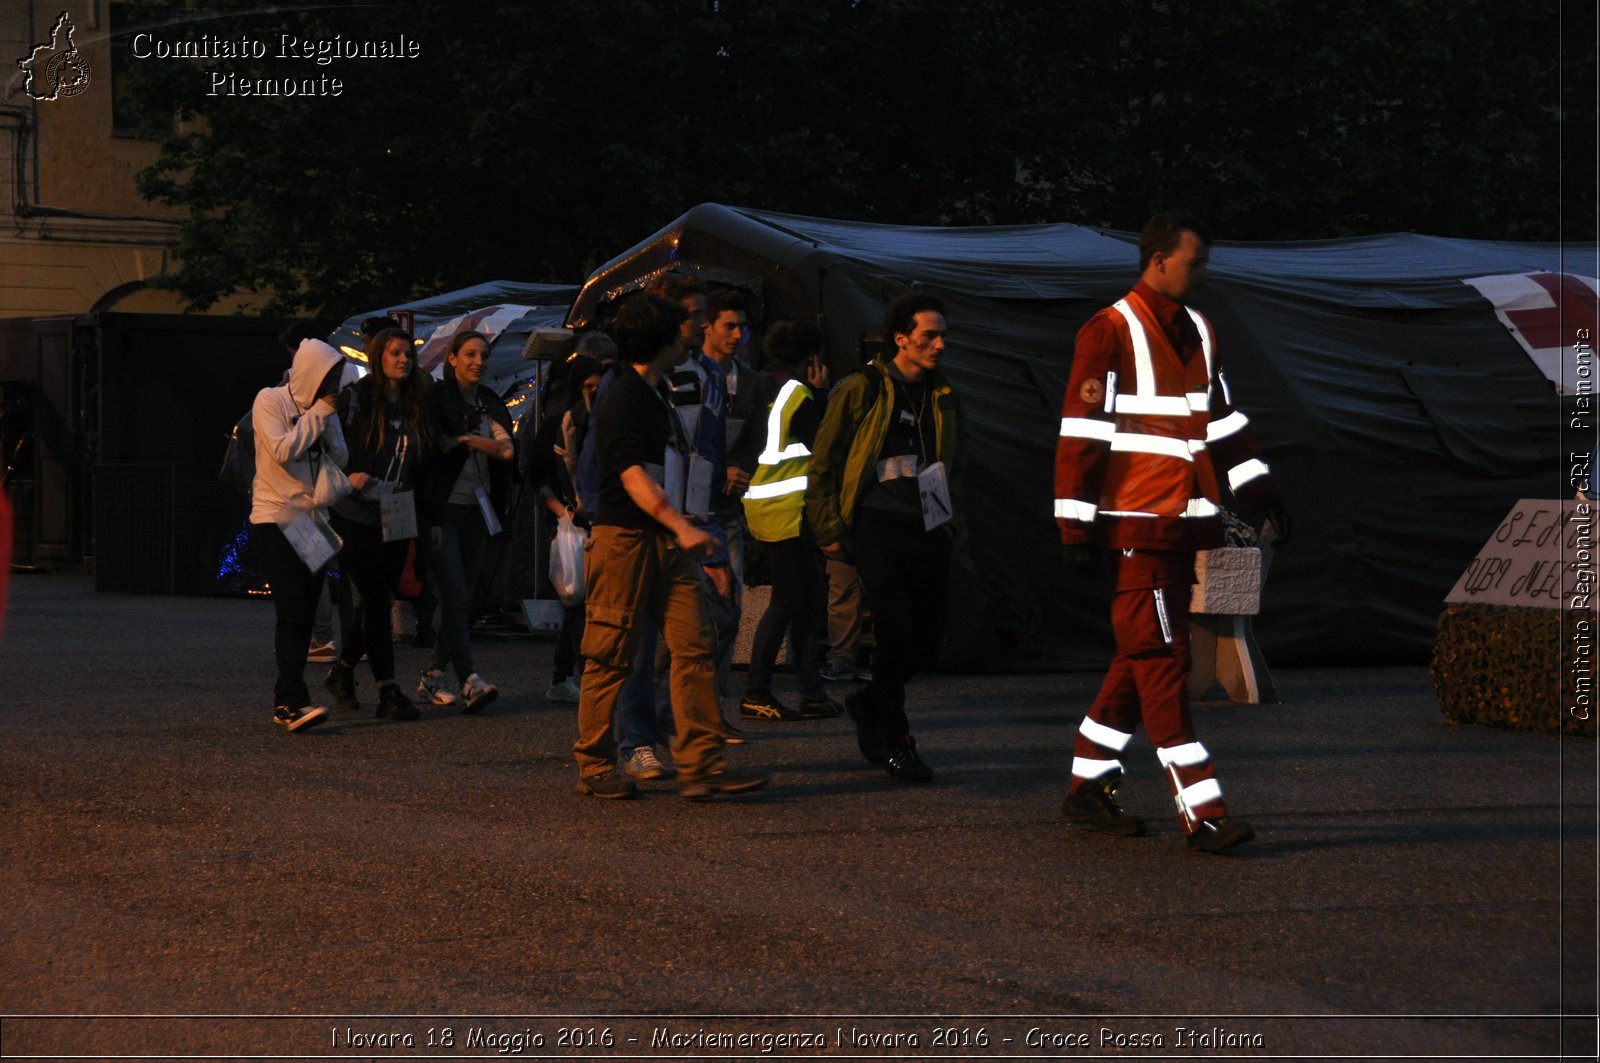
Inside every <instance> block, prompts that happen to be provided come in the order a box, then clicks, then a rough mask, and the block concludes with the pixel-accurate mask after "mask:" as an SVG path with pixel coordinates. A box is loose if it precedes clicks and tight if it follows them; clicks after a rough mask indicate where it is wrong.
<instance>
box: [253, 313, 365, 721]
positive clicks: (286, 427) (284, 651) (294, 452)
mask: <svg viewBox="0 0 1600 1063" xmlns="http://www.w3.org/2000/svg"><path fill="white" fill-rule="evenodd" d="M343 369H344V356H343V355H341V354H340V353H339V352H338V351H336V350H334V349H333V348H332V347H330V346H328V344H326V343H324V342H322V341H321V340H312V339H308V340H302V341H301V343H300V346H299V348H298V349H297V350H296V351H295V354H294V363H293V365H291V366H290V368H289V382H288V383H287V384H284V385H281V386H279V387H275V388H263V389H262V390H261V392H260V394H258V395H257V396H256V401H255V405H254V407H253V408H252V419H253V422H254V425H255V434H256V478H255V484H254V488H253V490H252V492H251V498H252V500H253V504H252V506H251V509H250V535H251V538H252V540H253V542H254V545H255V549H256V556H257V557H258V558H260V560H261V567H262V569H263V570H264V573H265V575H266V577H267V579H268V580H269V581H270V582H271V584H272V605H273V609H274V610H275V611H276V613H277V633H276V636H275V642H274V653H275V657H276V659H277V665H278V680H277V685H276V687H275V688H274V690H273V699H274V703H275V705H276V708H275V710H274V712H273V722H275V723H277V724H280V725H282V726H284V727H287V728H288V729H289V730H291V731H299V730H302V729H304V728H307V727H314V726H316V725H317V724H319V723H321V722H322V721H323V720H324V719H325V718H326V717H327V714H328V712H327V709H325V708H323V707H322V706H320V705H317V706H314V705H312V704H311V695H310V692H309V691H308V690H307V689H306V674H305V673H306V644H307V642H308V641H309V639H310V637H311V622H312V617H313V615H314V613H315V612H316V607H317V597H318V595H320V594H321V592H322V580H323V576H324V574H325V566H323V565H319V566H318V567H317V568H316V569H315V570H314V571H313V570H312V569H311V568H310V567H308V566H307V564H306V562H305V561H303V560H302V559H301V556H300V553H299V551H297V550H296V549H295V547H294V546H293V545H292V544H291V543H290V541H289V539H288V537H287V536H286V535H285V533H284V528H285V527H287V526H288V525H289V524H290V523H292V522H293V521H294V520H295V519H296V518H297V517H299V516H300V515H301V514H302V513H305V512H307V511H311V512H312V514H313V516H314V517H319V518H320V519H321V520H322V521H324V522H325V521H326V520H327V510H326V509H321V510H318V509H317V508H316V507H315V506H314V504H313V501H312V493H313V491H314V490H315V487H316V483H317V473H318V471H319V470H320V468H321V466H322V465H323V463H326V462H331V463H333V465H334V466H335V467H340V466H343V465H344V463H345V462H346V461H348V460H349V451H348V450H347V448H346V447H345V442H344V433H343V432H342V431H341V430H340V428H339V418H338V417H337V416H335V415H334V394H335V392H337V391H338V388H339V377H340V373H341V372H342V371H343Z"/></svg>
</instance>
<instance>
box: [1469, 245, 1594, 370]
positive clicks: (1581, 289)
mask: <svg viewBox="0 0 1600 1063" xmlns="http://www.w3.org/2000/svg"><path fill="white" fill-rule="evenodd" d="M1464 283H1466V284H1470V285H1472V287H1474V288H1476V289H1478V291H1479V293H1481V294H1482V295H1483V297H1484V298H1485V299H1487V300H1489V302H1491V303H1492V304H1494V311H1495V316H1496V317H1498V318H1499V319H1500V322H1501V324H1503V325H1505V327H1506V328H1507V329H1508V330H1509V331H1510V332H1511V334H1512V335H1513V336H1515V337H1516V340H1517V342H1518V343H1520V344H1521V345H1522V349H1523V350H1525V351H1527V352H1528V357H1530V358H1532V359H1533V361H1534V363H1535V364H1536V365H1538V367H1539V369H1540V371H1541V372H1543V373H1544V375H1545V376H1546V377H1548V378H1549V379H1550V381H1551V382H1552V383H1553V384H1555V385H1556V387H1557V389H1559V390H1560V391H1561V392H1562V393H1563V394H1572V393H1573V391H1574V387H1575V384H1576V380H1577V375H1578V369H1579V362H1583V363H1584V369H1585V370H1586V372H1585V376H1586V377H1589V378H1590V379H1592V373H1593V368H1592V363H1593V359H1594V345H1595V340H1596V335H1597V333H1600V294H1597V292H1600V282H1597V281H1596V280H1595V278H1593V277H1583V276H1579V275H1577V274H1573V273H1506V274H1501V275H1499V276H1492V277H1472V278H1469V279H1467V280H1466V281H1464Z"/></svg>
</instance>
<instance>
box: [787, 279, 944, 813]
mask: <svg viewBox="0 0 1600 1063" xmlns="http://www.w3.org/2000/svg"><path fill="white" fill-rule="evenodd" d="M884 329H885V331H886V332H887V333H888V334H889V337H890V340H891V342H892V343H893V345H894V349H893V352H892V353H890V354H888V355H886V356H884V357H881V358H877V359H874V360H873V361H872V362H871V363H869V364H868V365H866V366H865V367H863V369H862V371H861V372H860V373H859V374H856V375H854V376H850V377H847V378H845V379H844V380H842V381H840V382H839V385H838V386H837V387H836V388H835V389H834V392H835V393H834V395H833V396H832V398H831V399H830V400H829V403H828V409H827V412H826V414H825V415H824V416H823V419H822V426H821V428H819V429H818V430H817V437H816V441H815V443H814V445H813V447H812V451H813V453H812V455H811V464H810V468H809V470H808V472H807V484H806V517H807V519H808V520H810V522H811V528H812V532H813V534H814V535H815V536H816V539H817V544H818V546H820V547H821V549H822V552H823V554H824V555H826V556H827V557H832V558H850V559H852V560H854V562H855V564H856V567H857V569H858V570H859V571H860V573H861V584H862V589H863V591H864V593H865V596H866V600H867V607H868V608H869V609H870V610H871V611H872V617H873V625H874V629H875V631H876V633H877V652H876V656H875V657H874V659H873V676H872V681H871V682H869V683H868V684H867V685H866V686H865V687H864V688H862V689H861V690H859V691H857V692H856V693H853V694H851V695H849V696H848V697H846V698H845V702H844V704H845V709H846V710H847V711H848V712H849V713H850V718H851V719H852V720H853V721H855V725H856V741H857V744H858V745H859V746H860V749H861V754H862V756H864V757H866V758H867V760H868V761H869V762H870V763H873V764H882V765H883V766H884V768H885V770H886V771H887V772H888V773H889V776H890V777H891V778H893V779H896V780H898V781H900V782H930V781H932V779H933V769H932V768H930V767H929V766H928V765H927V763H926V762H924V761H923V759H922V757H921V756H920V754H919V753H918V752H917V744H916V740H915V738H913V736H912V734H911V724H910V721H909V720H908V719H907V718H906V711H905V701H906V682H907V680H909V679H911V677H912V676H914V675H916V673H917V672H918V671H920V670H921V669H922V668H923V667H925V666H926V665H927V664H929V663H932V661H933V660H935V659H936V658H937V656H938V653H939V650H940V649H941V647H942V644H943V641H944V623H945V606H946V602H947V599H948V593H949V581H950V546H951V532H952V529H953V526H952V524H951V519H952V517H953V516H954V507H953V505H952V503H951V498H952V495H953V492H952V490H951V488H952V485H953V484H954V483H955V480H956V477H957V475H958V473H959V466H960V456H961V449H962V446H963V444H964V438H963V437H964V434H965V433H964V431H963V423H962V415H961V405H960V402H959V401H958V399H957V397H956V393H955V391H954V390H953V389H952V388H951V386H950V383H949V381H948V380H946V379H945V377H944V375H943V374H942V373H940V372H939V360H940V359H941V358H942V357H943V355H944V349H945V345H944V338H945V332H946V323H945V316H944V304H943V303H942V302H941V301H940V300H939V299H938V298H937V297H936V296H933V295H930V294H928V293H926V292H922V291H913V292H910V293H908V294H906V295H903V296H901V297H899V298H898V299H896V300H895V301H894V302H892V303H890V304H889V308H888V311H887V312H886V314H885V316H884Z"/></svg>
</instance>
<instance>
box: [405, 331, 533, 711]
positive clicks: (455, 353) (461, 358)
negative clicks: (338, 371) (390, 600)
mask: <svg viewBox="0 0 1600 1063" xmlns="http://www.w3.org/2000/svg"><path fill="white" fill-rule="evenodd" d="M488 361H489V341H488V339H487V338H486V337H485V336H484V335H483V333H481V332H472V331H464V332H458V333H456V335H455V337H454V338H453V339H452V340H451V341H450V353H449V354H447V355H446V356H445V362H444V374H443V375H444V379H443V380H441V381H440V382H439V383H438V384H437V385H435V386H434V387H433V388H431V389H430V390H429V392H428V412H429V415H430V416H431V417H432V419H433V427H434V431H435V432H436V433H437V436H438V446H439V448H440V450H439V455H440V456H439V468H438V475H437V476H436V477H435V479H434V484H433V501H434V504H435V506H436V507H437V510H438V513H439V524H440V530H441V532H442V535H441V537H440V541H439V544H438V546H436V547H435V548H434V551H433V555H432V562H433V570H434V576H435V578H436V579H437V580H438V583H439V597H440V609H439V613H440V617H439V637H438V641H437V643H436V644H435V645H434V649H433V661H432V663H431V664H430V665H429V666H428V668H427V669H426V670H425V671H423V673H422V679H421V681H420V682H419V683H418V684H417V694H418V696H419V697H422V698H424V699H426V700H427V701H429V702H432V703H433V704H435V705H453V704H455V703H456V700H457V699H456V694H455V692H454V691H452V690H451V689H450V688H449V687H448V686H447V685H446V683H447V681H446V678H445V669H446V668H448V667H451V666H454V668H455V672H456V678H457V679H458V680H460V683H461V697H460V700H461V703H462V705H461V709H462V711H463V712H477V711H478V710H479V709H482V708H483V707H484V706H485V705H488V704H489V703H490V702H491V701H493V700H494V699H495V698H496V697H497V696H498V695H499V691H497V690H496V689H495V688H494V686H493V684H491V683H489V682H488V681H486V680H485V679H484V678H483V677H482V676H480V675H478V673H477V671H476V670H475V669H474V667H473V663H472V643H471V642H470V641H469V639H468V636H467V624H468V621H469V620H470V619H471V613H472V595H473V591H474V590H475V589H476V587H477V585H478V569H479V567H480V566H481V565H482V564H483V550H484V546H485V545H486V544H487V543H488V541H489V537H490V536H491V535H494V534H497V533H498V532H499V530H500V524H501V520H502V519H503V518H502V516H501V515H502V514H503V513H504V512H505V500H506V496H507V494H508V493H509V491H510V485H511V471H512V465H511V459H512V457H513V456H514V455H515V454H516V448H515V446H514V444H513V443H512V437H511V414H510V412H509V411H508V410H507V409H506V406H505V403H503V402H501V401H500V398H499V396H497V395H495V394H494V392H492V391H490V390H489V389H488V388H486V387H482V386H481V383H480V382H481V381H482V380H483V372H484V369H485V368H486V366H487V365H488Z"/></svg>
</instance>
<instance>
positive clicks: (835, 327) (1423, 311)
mask: <svg viewBox="0 0 1600 1063" xmlns="http://www.w3.org/2000/svg"><path fill="white" fill-rule="evenodd" d="M1136 244H1137V236H1136V234H1133V233H1126V232H1115V231H1106V230H1097V229H1090V228H1085V227H1082V226H1076V225H1066V224H1061V225H1042V226H1023V227H985V228H917V227H903V226H887V225H873V224H865V223H856V222H847V221H834V220H825V219H818V218H805V217H797V216H793V215H784V214H773V213H767V212H762V211H755V210H746V209H739V208H732V207H726V206H720V205H715V204H707V205H702V206H699V207H696V208H694V209H693V210H691V211H689V212H688V213H687V214H685V215H683V216H682V217H680V218H678V219H677V220H676V221H674V222H673V223H672V224H670V225H668V226H667V227H666V228H664V229H662V230H661V231H660V232H657V233H656V234H654V235H653V236H651V237H649V238H648V239H646V240H644V241H643V242H641V243H640V244H638V245H637V246H635V247H633V248H631V249H629V250H628V251H626V252H624V253H623V254H621V255H619V256H618V257H617V258H616V259H614V260H613V261H612V262H610V263H608V264H607V265H605V266H603V267H601V268H600V269H599V270H597V271H596V272H595V274H594V275H592V276H591V277H590V278H589V280H588V281H587V283H586V284H585V285H584V287H583V289H582V291H581V292H580V294H579V295H578V297H577V299H576V301H575V302H574V304H573V306H572V308H571V311H570V313H569V315H568V323H569V324H570V325H573V326H576V327H584V326H587V325H590V324H592V323H594V322H595V321H596V320H597V319H598V318H599V317H601V316H602V315H603V313H604V305H605V303H606V302H607V301H608V300H609V299H611V298H614V297H615V296H616V295H618V294H620V293H622V292H624V291H627V290H629V289H630V288H631V287H633V286H635V285H636V283H637V282H638V280H639V279H640V278H642V277H646V276H648V275H649V274H651V273H653V272H656V271H659V270H661V269H664V268H669V267H670V268H678V269H682V270H685V271H689V272H700V273H705V274H707V277H708V279H709V280H713V281H714V282H716V283H738V284H741V285H742V286H743V287H746V288H748V289H750V290H751V291H752V292H753V293H754V294H755V295H756V296H757V297H758V302H759V305H760V307H761V312H762V314H763V315H764V318H765V319H766V320H772V319H775V318H777V317H815V318H816V319H817V320H818V321H819V322H820V323H821V324H822V326H823V330H824V333H825V334H826V336H827V337H828V341H829V351H830V354H829V357H830V359H831V361H832V362H833V364H834V367H835V374H836V375H837V374H838V372H840V371H843V370H845V369H847V368H848V367H849V366H851V365H853V362H854V355H853V352H854V350H855V343H856V338H857V336H858V335H859V334H860V332H861V330H862V329H864V328H866V327H867V326H868V325H871V324H876V323H878V321H879V318H880V316H881V314H882V309H883V306H884V305H885V303H886V302H887V301H888V300H889V299H890V298H892V297H893V296H895V295H897V294H899V293H900V292H902V291H905V290H907V289H908V288H909V287H911V286H912V285H922V286H925V287H926V288H928V289H930V290H932V291H934V292H935V293H937V294H938V295H940V296H941V297H942V298H944V300H945V302H946V305H947V307H948V310H949V318H950V324H951V334H950V338H949V349H948V353H947V356H946V359H945V367H946V368H947V369H948V371H949V373H950V375H951V377H952V378H953V379H954V382H955V384H956V386H957V387H958V388H959V389H960V391H961V394H962V397H963V399H964V401H965V404H966V409H967V412H968V416H969V419H970V422H971V431H972V451H971V454H970V457H971V462H970V465H969V475H968V477H967V485H966V487H967V491H966V495H965V497H964V499H963V500H962V501H963V503H964V508H965V512H966V514H967V520H966V521H965V523H964V528H963V536H962V542H961V545H960V556H961V560H960V563H959V564H958V566H957V573H956V580H955V588H956V601H955V602H954V605H953V608H952V615H951V620H952V638H951V640H950V642H951V646H952V647H954V648H956V649H957V651H958V652H957V653H956V655H955V659H956V662H957V663H959V664H965V665H968V666H972V667H986V666H990V667H1017V666H1025V665H1027V664H1029V663H1030V662H1034V663H1038V664H1062V663H1071V662H1074V661H1078V662H1089V661H1093V660H1096V659H1099V658H1103V656H1104V654H1105V652H1106V649H1107V647H1108V642H1109V639H1108V636H1107V632H1106V625H1105V620H1104V608H1105V606H1104V592H1103V591H1102V590H1101V589H1100V588H1099V587H1098V586H1094V585H1091V584H1085V583H1079V582H1073V581H1071V580H1069V579H1068V578H1067V577H1065V576H1064V575H1063V574H1062V573H1061V571H1060V568H1059V566H1058V563H1057V553H1058V552H1057V547H1056V543H1057V537H1056V531H1055V524H1054V520H1053V518H1052V516H1051V514H1052V498H1053V490H1052V472H1051V469H1052V458H1053V454H1054V446H1055V439H1056V434H1057V431H1058V427H1059V417H1060V404H1061V395H1062V392H1063V390H1064V388H1065V386H1066V380H1067V376H1068V372H1069V370H1070V366H1071V355H1072V341H1073V337H1074V335H1075V334H1076V332H1077V330H1078V328H1079V327H1080V326H1081V325H1082V324H1083V323H1084V322H1085V321H1086V320H1088V318H1089V317H1090V315H1091V314H1093V313H1094V312H1095V311H1096V310H1097V309H1098V308H1099V307H1101V306H1103V305H1105V304H1107V303H1109V302H1111V301H1114V300H1115V299H1116V298H1117V297H1119V296H1121V295H1122V294H1123V293H1124V292H1126V291H1127V289H1128V288H1129V287H1130V286H1131V285H1132V283H1133V281H1134V280H1135V279H1136V273H1137V248H1136ZM1534 271H1550V272H1557V273H1559V272H1567V273H1574V274H1580V275H1582V276H1586V277H1592V276H1594V275H1595V274H1596V272H1597V269H1596V249H1595V246H1594V245H1565V246H1562V245H1554V244H1509V243H1496V242H1491V241H1477V240H1453V239H1442V238H1437V237H1429V236H1419V235H1415V234H1405V233H1402V234H1394V235H1387V236H1377V237H1370V238H1362V239H1351V240H1335V241H1316V242H1302V243H1289V244H1233V243H1229V242H1227V241H1222V242H1220V243H1219V244H1218V246H1217V247H1216V248H1215V249H1214V251H1213V254H1212V259H1211V279H1210V281H1209V283H1208V284H1207V286H1206V288H1205V290H1204V291H1203V292H1201V293H1200V294H1199V295H1198V296H1197V297H1196V298H1195V300H1194V302H1195V305H1196V306H1197V307H1198V308H1199V309H1201V310H1203V311H1204V312H1206V313H1207V314H1208V315H1210V317H1211V319H1212V321H1213V323H1214V324H1215V326H1216V329H1217V333H1218V337H1219V344H1220V348H1221V351H1222V354H1223V358H1224V360H1225V364H1226V365H1227V367H1228V377H1229V381H1230V383H1231V385H1232V388H1233V392H1234V397H1235V399H1236V400H1237V402H1238V403H1239V405H1240V406H1241V407H1242V408H1243V409H1244V410H1245V411H1246V412H1247V413H1248V414H1249V415H1250V417H1251V418H1252V420H1253V422H1254V424H1255V426H1256V431H1257V435H1258V436H1259V437H1260V439H1261V440H1262V442H1263V445H1264V448H1265V457H1266V458H1267V460H1268V462H1269V463H1270V464H1271V465H1272V467H1273V469H1274V471H1275V473H1276V474H1277V477H1278V481H1279V484H1280V486H1281V489H1282V494H1283V497H1284V501H1285V503H1286V504H1287V505H1288V507H1289V509H1290V511H1291V513H1292V514H1293V515H1294V517H1295V537H1294V540H1293V542H1291V543H1290V545H1289V546H1288V547H1286V548H1285V549H1283V550H1281V551H1280V552H1279V553H1278V557H1277V559H1276V561H1275V563H1274V567H1273V570H1272V573H1271V577H1270V579H1269V581H1268V584H1267V588H1266V594H1265V605H1264V609H1265V612H1264V615H1263V616H1262V617H1261V619H1260V620H1259V621H1258V624H1257V630H1258V632H1259V634H1260V636H1261V641H1262V643H1263V645H1264V647H1265V649H1266V651H1267V654H1268V656H1269V659H1270V660H1271V661H1272V662H1273V663H1279V664H1291V663H1301V664H1307V663H1348V664H1356V663H1367V664H1370V663H1381V662H1397V663H1398V662H1417V661H1422V660H1425V659H1426V657H1427V653H1428V649H1429V647H1430V646H1431V643H1432V638H1433V630H1434V623H1435V620H1436V618H1437V616H1438V613H1439V611H1440V610H1441V608H1442V605H1443V597H1444V594H1445V593H1446V592H1447V591H1448V590H1449V588H1450V586H1451V585H1452V584H1453V583H1454V581H1455V579H1456V577H1457V576H1458V575H1459V574H1460V571H1461V569H1462V567H1463V566H1464V565H1465V564H1466V563H1467V561H1469V560H1470V559H1471V558H1472V556H1473V555H1474V553H1475V552H1476V551H1477V549H1478V547H1479V546H1480V545H1481V544H1482V542H1483V540H1484V538H1485V537H1486V535H1487V534H1488V533H1489V531H1490V530H1491V529H1492V528H1493V527H1494V525H1495V524H1496V522H1498V521H1499V520H1500V518H1501V517H1502V516H1503V515H1504V514H1505V512H1506V511H1507V510H1508V509H1509V508H1510V507H1511V505H1512V503H1513V502H1515V500H1516V499H1518V498H1521V497H1553V496H1560V495H1566V494H1569V493H1570V492H1569V490H1568V487H1567V485H1566V480H1565V471H1566V464H1565V461H1564V460H1563V459H1564V456H1565V452H1566V451H1567V450H1569V449H1571V448H1572V446H1574V445H1581V446H1583V447H1588V446H1591V445H1592V439H1589V440H1574V439H1573V438H1570V433H1568V432H1565V431H1564V428H1563V422H1564V418H1563V414H1562V407H1561V400H1560V399H1559V398H1558V396H1557V394H1556V392H1555V390H1554V389H1553V387H1552V386H1551V384H1550V382H1549V381H1548V380H1546V379H1545V378H1544V376H1543V375H1541V373H1540V372H1539V370H1538V369H1537V368H1536V367H1535V366H1534V364H1533V363H1532V362H1531V361H1530V359H1529V358H1528V356H1527V355H1526V354H1525V353H1524V352H1523V351H1522V349H1521V348H1520V347H1519V346H1518V343H1517V342H1516V340H1515V339H1514V338H1513V337H1512V336H1511V335H1509V334H1508V332H1507V330H1506V326H1504V325H1502V324H1501V323H1500V321H1499V320H1497V318H1496V316H1495V313H1494V308H1493V307H1492V306H1491V304H1490V303H1489V302H1488V301H1487V300H1486V299H1485V298H1484V297H1483V296H1481V295H1480V294H1479V293H1478V291H1476V290H1475V289H1474V288H1472V287H1470V286H1468V285H1466V284H1463V283H1462V280H1463V278H1466V277H1478V276H1484V275H1495V274H1520V273H1528V272H1534ZM1589 309H1590V312H1592V307H1590V308H1589ZM759 323H760V322H759V321H758V324H759Z"/></svg>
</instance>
